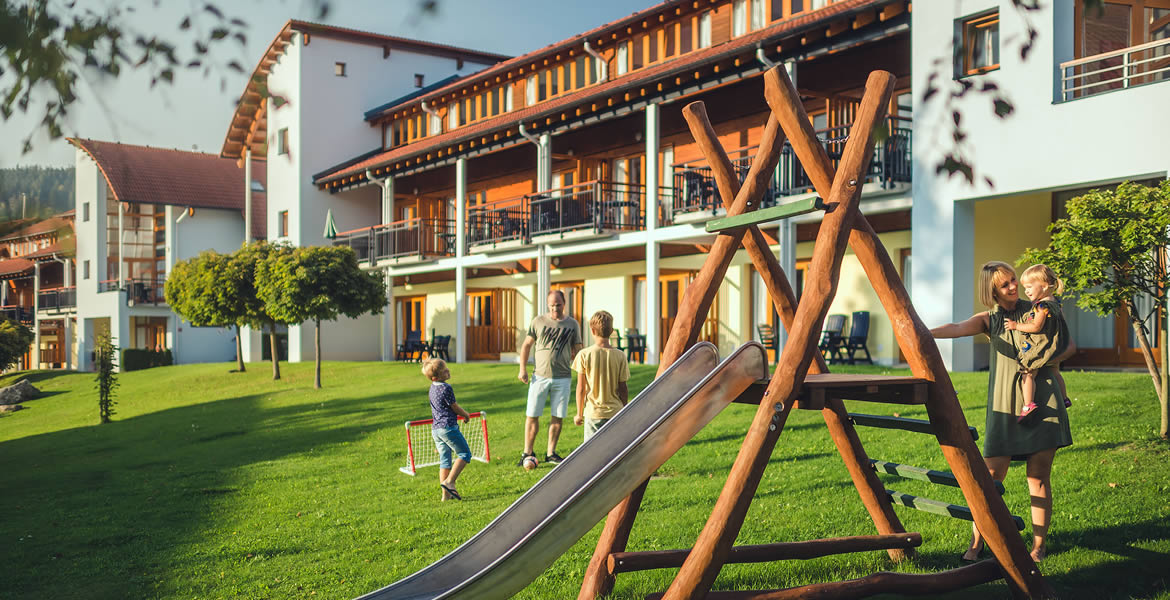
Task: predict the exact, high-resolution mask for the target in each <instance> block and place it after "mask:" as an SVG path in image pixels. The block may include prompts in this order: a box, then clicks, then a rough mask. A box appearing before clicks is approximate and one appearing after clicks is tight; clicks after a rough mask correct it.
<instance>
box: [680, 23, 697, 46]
mask: <svg viewBox="0 0 1170 600" xmlns="http://www.w3.org/2000/svg"><path fill="white" fill-rule="evenodd" d="M693 30H694V27H692V26H691V20H690V19H686V20H684V21H683V22H682V23H679V26H678V53H679V54H686V53H687V52H690V51H691V50H692V49H693V48H694V44H695V40H694V31H693Z"/></svg>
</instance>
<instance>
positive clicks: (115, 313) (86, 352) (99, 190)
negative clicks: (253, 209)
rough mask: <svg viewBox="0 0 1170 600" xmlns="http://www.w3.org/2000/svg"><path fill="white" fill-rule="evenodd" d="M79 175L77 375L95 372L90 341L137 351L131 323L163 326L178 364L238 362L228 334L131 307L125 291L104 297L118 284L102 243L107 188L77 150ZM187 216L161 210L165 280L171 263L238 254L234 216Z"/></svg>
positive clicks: (239, 232)
mask: <svg viewBox="0 0 1170 600" xmlns="http://www.w3.org/2000/svg"><path fill="white" fill-rule="evenodd" d="M76 173H77V179H76V190H77V194H76V208H77V215H78V216H77V221H76V233H77V235H76V239H77V275H76V277H77V281H76V284H77V323H78V330H79V331H78V334H77V337H78V352H77V368H78V369H79V370H89V369H92V368H93V362H92V361H93V359H92V357H91V353H92V352H93V348H94V340H95V337H96V335H98V334H99V333H101V332H103V331H109V332H110V334H111V337H113V338H114V343H115V345H117V346H118V347H119V348H121V349H126V348H136V347H141V346H142V341H141V340H137V339H135V335H136V332H135V330H134V327H133V326H132V324H133V321H132V319H136V318H145V317H154V318H165V319H166V320H167V321H166V322H167V327H166V347H167V348H168V349H170V350H171V353H172V355H173V357H174V361H175V364H190V363H198V362H227V361H230V360H232V359H233V358H234V357H235V331H234V330H233V329H231V328H223V327H192V326H191V324H190V323H188V322H186V321H183V320H182V319H180V318H179V316H178V315H176V314H175V313H174V312H173V311H172V310H171V309H170V308H169V307H168V306H167V305H166V304H165V303H160V304H158V305H154V304H142V303H134V302H131V293H130V291H129V290H127V289H110V291H102V289H103V288H102V285H101V283H102V282H104V281H107V282H108V281H112V280H113V281H116V280H118V279H121V277H120V275H119V273H118V272H117V269H116V268H110V267H108V266H107V251H106V248H107V246H108V244H107V242H108V240H107V236H108V235H109V232H110V231H111V230H110V229H108V228H107V198H108V194H109V193H110V192H109V185H108V184H107V182H106V180H105V178H104V177H103V176H102V174H101V172H100V171H99V169H98V166H97V164H96V163H95V162H94V160H93V159H92V158H91V157H90V156H89V154H87V153H86V152H85V151H84V150H81V149H78V150H77V161H76ZM159 202H160V203H165V202H166V198H165V197H160V198H159ZM87 204H88V209H87V208H86V205H87ZM184 208H185V207H175V206H166V209H165V216H166V256H165V263H166V271H167V274H169V273H170V270H171V268H172V267H173V266H174V264H175V262H177V261H180V260H185V259H188V258H192V257H194V256H196V255H198V254H199V253H200V252H202V251H204V250H215V251H217V252H221V253H225V254H226V253H231V252H234V251H235V250H236V249H238V248H239V247H240V241H241V240H243V238H244V219H243V216H242V215H241V213H240V212H239V211H238V210H229V209H209V208H198V209H195V210H194V212H193V213H192V214H187V211H186V210H184ZM86 214H88V215H89V219H88V220H87V219H85V215H86ZM184 215H185V216H184ZM112 231H116V229H113V230H112ZM107 287H110V288H114V287H116V286H115V285H113V284H110V285H108V286H107Z"/></svg>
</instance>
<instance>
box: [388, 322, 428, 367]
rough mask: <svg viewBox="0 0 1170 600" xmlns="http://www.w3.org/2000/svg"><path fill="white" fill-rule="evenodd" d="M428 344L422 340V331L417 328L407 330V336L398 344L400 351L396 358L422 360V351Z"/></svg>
mask: <svg viewBox="0 0 1170 600" xmlns="http://www.w3.org/2000/svg"><path fill="white" fill-rule="evenodd" d="M425 349H426V346H425V345H424V344H423V341H422V332H421V331H418V330H417V329H416V330H414V331H408V332H406V338H405V339H404V340H402V343H401V344H398V351H397V353H396V354H395V358H397V359H398V360H400V361H404V362H405V361H412V362H413V361H419V360H422V353H423V351H424V350H425Z"/></svg>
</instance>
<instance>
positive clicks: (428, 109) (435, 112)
mask: <svg viewBox="0 0 1170 600" xmlns="http://www.w3.org/2000/svg"><path fill="white" fill-rule="evenodd" d="M421 106H422V109H423V112H425V113H427V114H428V115H430V116H431V117H433V118H436V119H438V118H439V110H438V109H436V108H432V107H431V105H429V104H427V101H426V100H423V101H422V105H421ZM439 126H440V127H442V126H443V125H442V121H441V120H440V122H439ZM367 173H368V171H367Z"/></svg>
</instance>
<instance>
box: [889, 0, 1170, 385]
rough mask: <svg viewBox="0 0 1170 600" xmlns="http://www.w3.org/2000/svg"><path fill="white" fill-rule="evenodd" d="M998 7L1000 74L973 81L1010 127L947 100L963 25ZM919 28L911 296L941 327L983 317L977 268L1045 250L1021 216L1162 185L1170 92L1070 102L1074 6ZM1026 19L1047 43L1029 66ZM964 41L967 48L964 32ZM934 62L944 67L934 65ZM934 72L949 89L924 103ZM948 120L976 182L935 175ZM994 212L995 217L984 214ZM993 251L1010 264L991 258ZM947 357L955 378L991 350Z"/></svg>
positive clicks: (939, 10)
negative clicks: (1144, 183)
mask: <svg viewBox="0 0 1170 600" xmlns="http://www.w3.org/2000/svg"><path fill="white" fill-rule="evenodd" d="M997 8H998V10H999V19H1000V21H999V27H1000V29H999V40H1000V45H1001V46H1000V49H999V57H1000V66H999V68H998V69H996V70H993V71H991V72H989V73H986V74H983V75H973V76H970V77H969V78H968V79H969V80H970V81H971V82H972V83H975V84H976V86H977V87H979V86H982V84H983V83H984V82H987V81H992V82H994V83H995V84H996V85H997V86H998V88H999V90H1001V91H1002V92H1003V94H1004V95H1005V96H1006V98H1007V99H1008V100H1009V101H1010V102H1011V104H1012V106H1013V107H1014V111H1013V113H1012V114H1011V115H1010V116H1008V117H1007V118H1004V119H1000V118H998V117H996V116H995V114H994V112H993V110H992V108H991V102H992V94H991V93H968V94H967V95H966V97H965V98H962V99H959V100H956V101H954V103H953V104H952V105H949V106H948V105H945V104H944V102H943V101H942V100H944V99H945V96H946V95H947V94H948V93H949V92H950V91H951V89H952V86H955V85H957V83H956V82H955V81H953V78H952V69H951V61H952V60H953V59H952V56H953V55H954V54H953V49H954V45H955V43H956V42H955V38H956V33H955V32H956V26H957V24H958V23H961V20H962V19H963V18H965V17H968V16H970V15H975V14H979V13H982V12H985V11H988V10H994V9H997ZM912 18H913V26H912V28H911V32H912V33H911V35H912V45H913V47H914V53H913V59H912V60H913V64H912V72H913V78H914V81H913V89H914V90H915V94H914V103H915V106H914V115H915V120H914V141H915V147H914V155H915V156H914V158H915V161H914V173H913V181H914V185H913V190H914V209H913V221H912V232H913V233H912V235H913V239H912V246H913V251H914V256H915V257H916V258H915V266H914V269H913V274H912V282H911V289H912V290H913V294H914V300H915V302H914V304H915V307H916V308H917V309H918V312H919V314H920V315H921V316H922V318H923V320H924V321H925V322H926V324H927V325H928V326H934V325H938V324H942V323H947V322H954V321H958V320H961V319H965V318H967V317H969V316H971V315H972V314H974V313H976V312H979V311H982V310H985V309H984V308H983V307H981V306H977V305H976V304H975V301H974V299H975V283H976V279H977V276H978V273H977V271H976V269H977V267H978V263H981V262H984V261H985V260H990V259H996V260H1003V261H1005V262H1009V263H1011V262H1014V261H1015V260H1016V258H1017V257H1018V256H1019V250H1020V249H1022V248H1023V247H1025V246H1032V247H1036V246H1041V245H1044V244H1046V243H1047V234H1046V233H1045V232H1044V231H1043V230H1042V229H1041V230H1039V231H1037V230H1036V226H1034V225H1033V226H1030V227H1029V228H1028V229H1027V230H1023V231H1020V230H1015V229H1013V228H1014V227H1015V226H1016V224H1015V223H1013V222H1012V221H1013V217H1014V214H1015V212H1016V211H1022V212H1033V213H1036V214H1037V215H1043V213H1044V212H1045V211H1050V208H1049V206H1050V205H1051V200H1052V193H1053V192H1059V191H1062V190H1069V189H1077V188H1086V187H1091V186H1095V185H1104V184H1111V183H1117V182H1120V181H1124V180H1139V179H1151V178H1157V179H1162V178H1165V177H1166V173H1167V171H1170V137H1168V136H1166V135H1164V132H1167V131H1170V110H1167V107H1168V106H1170V83H1167V82H1164V81H1163V82H1157V83H1150V84H1146V85H1142V86H1138V87H1132V88H1128V89H1118V90H1114V91H1110V92H1107V93H1102V94H1100V95H1095V96H1089V97H1085V98H1078V99H1073V100H1069V101H1062V99H1061V94H1060V88H1061V79H1060V77H1061V70H1060V67H1059V65H1060V63H1062V62H1065V61H1069V60H1071V59H1073V57H1074V52H1073V51H1074V48H1073V32H1074V2H1073V1H1071V0H1058V1H1056V2H1050V3H1042V4H1041V6H1040V8H1039V9H1038V10H1034V11H1024V10H1020V9H1017V8H1015V7H1014V5H1013V3H1012V2H1008V1H1006V0H1005V1H1002V2H997V1H990V0H961V1H958V2H924V3H916V4H915V5H914V12H913V17H912ZM1025 19H1027V22H1030V23H1031V25H1032V26H1033V27H1035V28H1036V29H1037V30H1038V33H1039V37H1038V38H1037V40H1036V43H1035V45H1034V46H1033V47H1032V50H1031V52H1030V53H1029V55H1028V57H1027V59H1026V60H1025V59H1021V57H1020V49H1019V43H1020V41H1021V40H1023V39H1026V38H1027V34H1026V27H1027V22H1026V21H1025ZM957 37H958V39H960V40H961V39H962V38H961V33H959V34H958V36H957ZM960 43H961V42H960ZM957 54H959V55H961V52H960V53H957ZM936 60H937V61H941V62H939V63H938V65H936V64H935V61H936ZM939 65H941V66H939ZM935 69H938V71H937V76H936V79H935V80H934V81H933V85H936V86H938V85H939V84H940V83H941V92H940V93H939V94H937V95H935V96H934V98H932V99H931V100H930V101H929V102H926V103H923V101H922V98H923V93H924V91H925V90H926V89H927V88H928V86H929V85H931V84H932V82H931V80H930V77H931V74H932V73H933V72H935V71H934V70H935ZM952 110H959V111H960V112H961V114H962V126H963V129H964V131H965V132H966V133H967V135H968V137H967V139H966V142H965V144H964V145H963V146H962V147H961V149H962V151H963V154H964V155H965V156H966V157H967V159H968V160H969V161H970V162H971V163H972V164H973V165H974V167H975V169H976V182H975V183H974V184H968V183H967V181H966V180H965V179H964V178H963V177H962V176H958V175H956V176H954V177H949V178H948V177H947V175H946V174H945V173H942V174H939V173H936V172H935V168H936V165H938V164H940V163H941V162H942V159H943V157H944V156H945V155H946V154H947V153H948V152H950V151H952V149H953V148H954V144H953V142H952V141H951V124H952V120H951V119H952V115H951V111H952ZM984 177H989V178H990V179H991V180H992V181H993V182H994V187H992V186H989V185H988V184H987V183H986V182H985V181H984V179H983V178H984ZM991 207H995V208H994V210H995V211H996V212H995V213H992V214H985V211H986V210H987V209H989V208H991ZM1043 224H1046V223H1043ZM997 238H998V241H996V242H995V243H991V242H989V240H997ZM1022 238H1026V239H1027V243H1026V244H1025V243H1023V242H1022V241H1021V239H1022ZM989 245H990V246H992V247H993V248H999V249H1000V250H999V252H1002V253H1003V254H1000V255H997V254H995V253H991V254H990V255H988V253H987V252H986V251H985V250H986V249H987V247H988V246H989ZM1086 326H1089V325H1086ZM1074 336H1076V332H1075V331H1074ZM1077 337H1078V340H1079V339H1080V337H1079V336H1077ZM1078 343H1080V342H1078ZM939 347H940V349H941V350H942V352H943V356H944V359H945V360H946V361H947V362H948V365H950V366H951V368H954V369H957V370H967V369H971V368H973V367H976V366H980V365H982V364H985V362H984V361H985V360H986V358H984V357H983V356H982V355H983V354H985V353H986V350H982V349H976V348H975V343H974V341H973V340H972V339H971V338H964V339H961V340H955V341H947V340H940V343H939Z"/></svg>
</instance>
